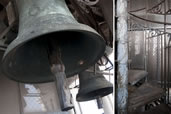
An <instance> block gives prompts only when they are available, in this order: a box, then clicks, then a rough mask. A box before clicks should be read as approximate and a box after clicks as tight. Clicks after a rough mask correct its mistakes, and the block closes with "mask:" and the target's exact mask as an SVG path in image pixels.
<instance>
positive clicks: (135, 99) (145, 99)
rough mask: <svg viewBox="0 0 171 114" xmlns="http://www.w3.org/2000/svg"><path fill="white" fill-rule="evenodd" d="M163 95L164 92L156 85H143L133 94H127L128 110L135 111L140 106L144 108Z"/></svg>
mask: <svg viewBox="0 0 171 114" xmlns="http://www.w3.org/2000/svg"><path fill="white" fill-rule="evenodd" d="M163 95H164V90H163V89H162V88H160V87H156V85H152V84H150V83H144V84H143V85H142V86H140V87H139V88H138V89H136V90H135V91H134V92H132V93H131V94H129V106H128V108H129V110H135V109H136V108H138V107H140V106H144V105H145V104H147V103H150V102H152V101H154V100H156V99H159V98H161V97H162V96H163Z"/></svg>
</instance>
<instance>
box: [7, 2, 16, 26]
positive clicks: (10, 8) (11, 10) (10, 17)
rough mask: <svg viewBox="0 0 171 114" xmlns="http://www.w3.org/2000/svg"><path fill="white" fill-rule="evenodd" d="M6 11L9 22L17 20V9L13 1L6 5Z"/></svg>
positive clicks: (10, 23)
mask: <svg viewBox="0 0 171 114" xmlns="http://www.w3.org/2000/svg"><path fill="white" fill-rule="evenodd" d="M6 11H7V18H8V24H9V25H12V24H13V23H14V22H15V20H16V16H15V10H14V7H13V4H12V2H9V3H8V5H7V6H6Z"/></svg>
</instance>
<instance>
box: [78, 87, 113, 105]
mask: <svg viewBox="0 0 171 114" xmlns="http://www.w3.org/2000/svg"><path fill="white" fill-rule="evenodd" d="M103 90H105V91H103ZM99 91H100V92H99ZM101 91H102V92H101ZM98 92H99V93H100V94H98V95H95V93H98ZM111 93H113V87H104V88H101V89H99V90H97V91H91V92H88V93H87V94H84V93H81V94H80V93H78V94H77V95H76V100H77V101H78V102H84V101H89V100H94V99H97V98H100V97H104V96H107V95H109V94H111ZM83 94H84V95H83ZM90 94H91V95H90ZM89 95H90V96H89ZM93 95H94V96H93Z"/></svg>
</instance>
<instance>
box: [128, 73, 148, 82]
mask: <svg viewBox="0 0 171 114" xmlns="http://www.w3.org/2000/svg"><path fill="white" fill-rule="evenodd" d="M147 75H148V72H146V71H144V70H128V83H129V84H131V85H135V84H136V83H137V82H138V81H140V80H141V79H143V78H145V77H147Z"/></svg>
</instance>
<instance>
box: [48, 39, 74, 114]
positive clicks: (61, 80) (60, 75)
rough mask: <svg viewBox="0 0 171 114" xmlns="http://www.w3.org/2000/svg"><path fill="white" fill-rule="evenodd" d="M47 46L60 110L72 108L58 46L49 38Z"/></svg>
mask: <svg viewBox="0 0 171 114" xmlns="http://www.w3.org/2000/svg"><path fill="white" fill-rule="evenodd" d="M49 43H50V45H49V48H48V53H49V62H50V65H51V72H52V74H53V76H54V80H55V83H56V88H57V93H58V97H59V101H60V105H61V110H62V111H67V110H70V109H72V108H74V105H73V103H72V98H71V93H70V91H69V87H68V84H67V80H66V74H65V66H64V64H63V63H62V60H61V51H60V48H59V47H58V46H57V45H56V44H55V43H54V42H53V40H51V41H50V42H49Z"/></svg>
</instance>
